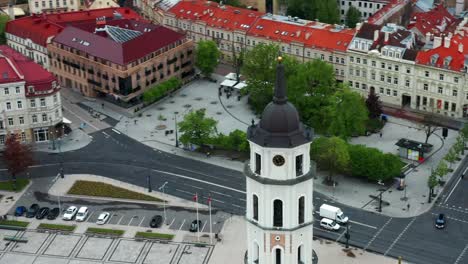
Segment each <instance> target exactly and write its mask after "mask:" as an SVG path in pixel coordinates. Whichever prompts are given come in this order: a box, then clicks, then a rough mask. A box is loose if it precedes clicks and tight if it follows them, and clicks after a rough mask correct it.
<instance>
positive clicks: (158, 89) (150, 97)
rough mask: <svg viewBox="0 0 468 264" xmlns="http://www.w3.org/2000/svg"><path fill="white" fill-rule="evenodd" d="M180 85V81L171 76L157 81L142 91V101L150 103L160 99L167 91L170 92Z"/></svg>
mask: <svg viewBox="0 0 468 264" xmlns="http://www.w3.org/2000/svg"><path fill="white" fill-rule="evenodd" d="M181 86H182V81H181V80H180V79H178V78H175V77H172V78H170V79H168V80H166V81H164V82H162V83H159V84H157V85H155V86H153V87H151V88H150V89H148V90H147V91H145V92H144V93H143V101H144V102H145V103H146V104H151V103H153V102H156V101H157V100H159V99H161V98H162V97H164V96H165V95H167V94H168V93H169V92H172V91H174V90H176V89H178V88H180V87H181Z"/></svg>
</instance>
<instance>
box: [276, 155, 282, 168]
mask: <svg viewBox="0 0 468 264" xmlns="http://www.w3.org/2000/svg"><path fill="white" fill-rule="evenodd" d="M273 164H275V165H276V166H278V167H279V166H283V164H284V158H283V156H281V155H276V156H274V157H273Z"/></svg>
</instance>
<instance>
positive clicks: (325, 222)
mask: <svg viewBox="0 0 468 264" xmlns="http://www.w3.org/2000/svg"><path fill="white" fill-rule="evenodd" d="M320 226H321V227H323V228H325V229H328V230H333V231H335V230H339V229H340V225H339V224H337V223H336V222H335V221H333V220H331V219H328V218H323V219H322V220H320Z"/></svg>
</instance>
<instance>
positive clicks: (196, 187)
mask: <svg viewBox="0 0 468 264" xmlns="http://www.w3.org/2000/svg"><path fill="white" fill-rule="evenodd" d="M190 187H192V188H195V189H199V190H203V188H202V187H198V186H195V185H191V186H190Z"/></svg>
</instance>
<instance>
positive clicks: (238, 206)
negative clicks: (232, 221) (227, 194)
mask: <svg viewBox="0 0 468 264" xmlns="http://www.w3.org/2000/svg"><path fill="white" fill-rule="evenodd" d="M231 205H232V206H235V207H239V208H244V206H240V205H237V204H231Z"/></svg>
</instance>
